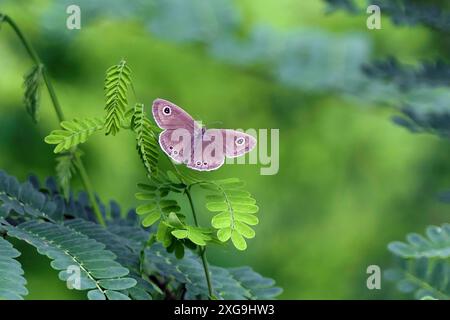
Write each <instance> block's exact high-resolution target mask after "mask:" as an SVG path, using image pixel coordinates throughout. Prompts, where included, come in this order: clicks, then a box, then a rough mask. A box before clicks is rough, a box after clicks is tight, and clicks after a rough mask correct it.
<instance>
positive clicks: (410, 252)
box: [388, 223, 450, 259]
mask: <svg viewBox="0 0 450 320" xmlns="http://www.w3.org/2000/svg"><path fill="white" fill-rule="evenodd" d="M426 235H427V237H426V238H425V237H423V236H421V235H420V234H417V233H410V234H408V235H407V236H406V239H407V243H405V242H399V241H395V242H391V243H390V244H389V246H388V248H389V250H390V251H391V252H393V253H394V254H395V255H396V256H399V257H402V258H415V259H417V258H423V257H425V258H442V259H445V258H449V257H450V224H447V223H446V224H444V225H442V227H436V226H429V227H428V228H427V230H426Z"/></svg>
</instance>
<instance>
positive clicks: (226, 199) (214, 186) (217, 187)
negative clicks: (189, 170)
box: [202, 178, 259, 250]
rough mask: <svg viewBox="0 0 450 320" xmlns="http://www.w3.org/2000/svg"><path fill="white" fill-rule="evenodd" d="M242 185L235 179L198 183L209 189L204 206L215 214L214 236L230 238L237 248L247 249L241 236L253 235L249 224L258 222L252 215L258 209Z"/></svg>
mask: <svg viewBox="0 0 450 320" xmlns="http://www.w3.org/2000/svg"><path fill="white" fill-rule="evenodd" d="M243 185H244V183H243V182H242V181H241V180H239V179H237V178H230V179H224V180H216V181H212V183H208V184H202V187H203V188H205V189H207V190H208V191H209V192H210V193H209V194H208V195H207V200H208V202H207V204H206V208H207V209H208V210H209V211H211V212H214V213H215V214H216V215H215V216H214V217H213V218H212V220H211V225H212V226H213V227H214V228H216V229H218V231H217V238H218V239H219V240H220V241H222V242H226V241H228V240H229V239H231V241H232V242H233V244H234V246H235V247H236V248H237V249H238V250H245V249H246V248H247V243H246V241H245V239H244V238H247V239H251V238H254V237H255V231H254V230H253V229H252V228H251V227H250V226H254V225H257V224H258V222H259V220H258V217H256V216H255V213H257V212H258V210H259V208H258V206H257V205H256V200H255V199H253V198H252V196H251V195H250V193H249V192H247V191H245V190H243V189H242V187H243Z"/></svg>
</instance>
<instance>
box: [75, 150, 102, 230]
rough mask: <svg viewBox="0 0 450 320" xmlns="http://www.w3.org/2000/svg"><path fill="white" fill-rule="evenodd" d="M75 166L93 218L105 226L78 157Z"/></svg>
mask: <svg viewBox="0 0 450 320" xmlns="http://www.w3.org/2000/svg"><path fill="white" fill-rule="evenodd" d="M76 164H77V167H78V172H79V173H80V177H81V181H82V182H83V185H84V188H85V189H86V192H87V194H88V197H89V201H90V202H91V205H92V208H93V209H94V213H95V216H96V218H97V220H98V222H99V223H100V224H101V225H102V226H105V225H106V224H105V220H104V219H103V215H102V213H101V211H100V208H99V207H98V203H97V199H95V195H94V190H93V189H92V185H91V182H90V180H89V177H88V174H87V172H86V169H85V168H84V164H83V162H82V161H81V159H80V158H79V157H77V159H76Z"/></svg>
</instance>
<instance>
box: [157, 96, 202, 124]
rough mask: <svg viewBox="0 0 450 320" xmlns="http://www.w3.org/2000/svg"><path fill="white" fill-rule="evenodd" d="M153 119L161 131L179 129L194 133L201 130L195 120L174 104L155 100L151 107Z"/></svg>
mask: <svg viewBox="0 0 450 320" xmlns="http://www.w3.org/2000/svg"><path fill="white" fill-rule="evenodd" d="M152 112H153V118H154V119H155V121H156V124H157V125H158V126H159V127H160V128H161V129H173V130H175V129H180V128H184V129H186V130H189V131H192V132H194V131H195V130H201V127H200V126H199V125H198V124H197V123H196V122H195V120H194V119H193V118H192V117H191V116H190V115H189V114H188V113H187V112H186V111H184V110H183V109H181V108H180V107H179V106H177V105H176V104H174V103H172V102H170V101H167V100H164V99H156V100H155V101H153V106H152Z"/></svg>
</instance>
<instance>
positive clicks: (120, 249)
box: [64, 219, 156, 300]
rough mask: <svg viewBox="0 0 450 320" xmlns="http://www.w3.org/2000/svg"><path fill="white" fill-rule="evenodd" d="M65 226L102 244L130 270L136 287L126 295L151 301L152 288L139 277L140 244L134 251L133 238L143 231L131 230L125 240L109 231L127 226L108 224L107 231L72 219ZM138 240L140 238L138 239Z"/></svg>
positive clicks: (88, 222)
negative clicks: (131, 232)
mask: <svg viewBox="0 0 450 320" xmlns="http://www.w3.org/2000/svg"><path fill="white" fill-rule="evenodd" d="M64 224H65V226H66V227H68V228H70V229H72V230H74V231H77V232H80V233H82V234H85V235H87V236H88V237H89V238H91V239H95V240H96V241H98V242H101V243H103V244H104V245H105V246H106V249H108V250H110V251H112V252H113V253H114V254H115V255H116V257H117V258H116V260H117V262H119V263H120V264H122V265H123V266H124V267H126V268H128V269H129V270H130V275H129V276H130V277H131V278H133V279H134V280H135V281H137V284H136V286H134V287H132V288H129V289H128V293H129V294H130V296H131V297H132V298H133V299H135V300H151V299H152V295H153V294H156V292H155V289H154V287H153V286H152V285H151V284H150V283H149V282H148V281H145V280H144V279H142V277H141V273H140V272H141V271H140V269H141V257H140V249H141V247H142V244H139V245H138V248H137V251H134V250H133V249H132V248H133V247H134V240H133V239H134V238H136V237H139V235H140V234H141V235H142V232H144V230H143V229H138V230H135V229H134V228H133V229H132V230H133V234H130V235H127V238H122V237H120V236H118V235H116V234H115V233H113V232H112V231H111V230H113V231H116V232H118V230H120V231H122V230H128V229H129V228H131V227H129V226H124V225H114V224H109V225H108V229H106V228H103V227H102V226H100V225H98V224H95V223H93V222H90V221H85V220H81V219H73V220H69V221H66V222H65V223H64ZM143 236H144V238H143V239H142V241H143V240H144V239H145V240H147V239H148V235H146V234H145V235H143ZM139 239H140V238H139Z"/></svg>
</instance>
